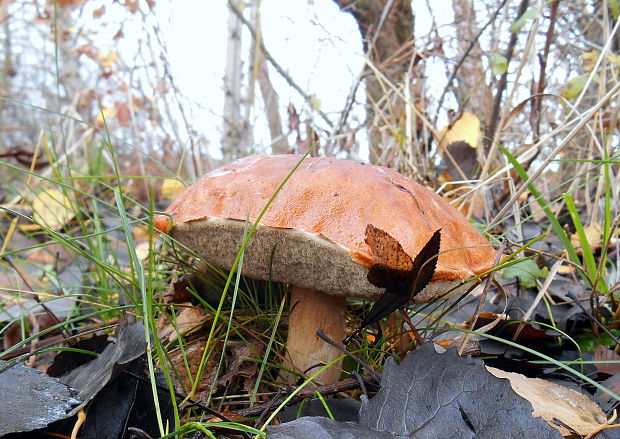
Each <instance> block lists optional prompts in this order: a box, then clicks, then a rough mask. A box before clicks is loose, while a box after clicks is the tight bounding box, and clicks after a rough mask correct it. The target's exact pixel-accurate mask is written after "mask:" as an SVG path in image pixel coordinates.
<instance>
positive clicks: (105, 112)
mask: <svg viewBox="0 0 620 439" xmlns="http://www.w3.org/2000/svg"><path fill="white" fill-rule="evenodd" d="M115 117H116V108H114V107H103V108H102V109H101V111H100V112H99V113H97V118H96V119H95V124H97V125H98V126H103V119H104V118H105V120H106V122H108V121H110V119H114V118H115Z"/></svg>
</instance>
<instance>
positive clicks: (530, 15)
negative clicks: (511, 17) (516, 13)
mask: <svg viewBox="0 0 620 439" xmlns="http://www.w3.org/2000/svg"><path fill="white" fill-rule="evenodd" d="M537 16H538V8H530V9H528V10H527V11H525V12H524V13H523V15H521V16H520V17H519V18H518V19H517V21H515V22H514V23H512V24H511V25H510V33H513V34H514V33H515V32H518V31H519V30H520V29H521V28H522V27H523V26H525V23H527V21H528V20H533V19H534V18H536V17H537Z"/></svg>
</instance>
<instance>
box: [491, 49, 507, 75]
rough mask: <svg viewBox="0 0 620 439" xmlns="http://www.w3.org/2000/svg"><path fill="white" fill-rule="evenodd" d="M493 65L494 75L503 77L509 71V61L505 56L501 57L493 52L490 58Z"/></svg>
mask: <svg viewBox="0 0 620 439" xmlns="http://www.w3.org/2000/svg"><path fill="white" fill-rule="evenodd" d="M489 63H490V64H491V71H492V72H493V74H494V75H502V74H504V73H506V71H507V70H508V60H507V59H506V57H505V56H504V55H500V54H499V53H497V52H493V53H492V54H491V57H490V58H489Z"/></svg>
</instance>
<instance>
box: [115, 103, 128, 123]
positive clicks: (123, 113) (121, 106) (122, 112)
mask: <svg viewBox="0 0 620 439" xmlns="http://www.w3.org/2000/svg"><path fill="white" fill-rule="evenodd" d="M114 109H115V111H116V119H117V120H118V123H119V124H120V125H121V126H122V127H126V126H128V125H129V121H130V120H131V111H129V106H128V105H127V103H126V102H116V103H115V104H114Z"/></svg>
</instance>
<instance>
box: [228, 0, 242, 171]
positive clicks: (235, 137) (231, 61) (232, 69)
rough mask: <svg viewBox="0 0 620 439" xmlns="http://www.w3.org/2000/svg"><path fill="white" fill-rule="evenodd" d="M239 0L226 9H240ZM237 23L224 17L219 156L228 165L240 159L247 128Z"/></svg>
mask: <svg viewBox="0 0 620 439" xmlns="http://www.w3.org/2000/svg"><path fill="white" fill-rule="evenodd" d="M241 4H242V2H241V1H240V0H232V1H231V2H229V7H230V8H233V7H234V8H237V9H240V8H241V7H242V5H241ZM242 77H243V74H242V58H241V20H239V17H237V15H236V14H235V13H234V12H233V11H232V10H231V11H229V13H228V43H227V46H226V71H225V73H224V130H223V132H224V134H223V136H222V154H223V156H224V161H226V162H228V161H230V160H232V159H234V158H237V157H239V156H240V153H241V152H242V151H243V148H244V145H242V139H243V137H244V132H245V130H246V129H247V127H245V126H244V121H243V119H242V117H241V83H242Z"/></svg>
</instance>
